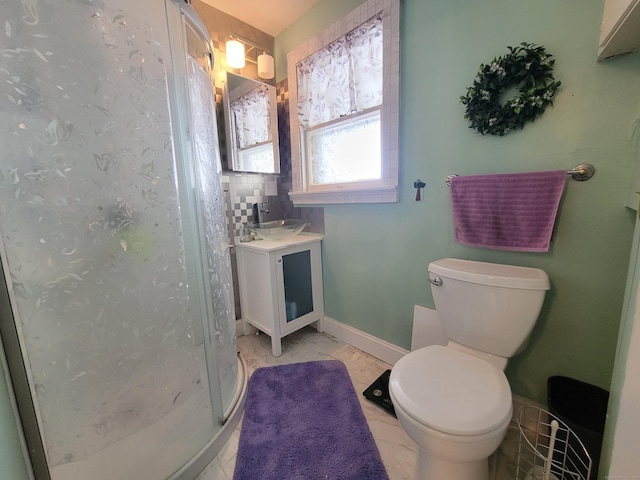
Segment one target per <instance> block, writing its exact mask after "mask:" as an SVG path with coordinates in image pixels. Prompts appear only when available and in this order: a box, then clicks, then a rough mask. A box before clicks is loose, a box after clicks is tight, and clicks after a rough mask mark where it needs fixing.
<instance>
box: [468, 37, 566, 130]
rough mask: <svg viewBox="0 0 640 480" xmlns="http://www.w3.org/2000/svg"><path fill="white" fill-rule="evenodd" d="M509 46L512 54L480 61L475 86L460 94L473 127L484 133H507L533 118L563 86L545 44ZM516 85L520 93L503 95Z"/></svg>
mask: <svg viewBox="0 0 640 480" xmlns="http://www.w3.org/2000/svg"><path fill="white" fill-rule="evenodd" d="M507 48H508V49H509V54H508V55H505V56H504V57H498V58H494V59H493V62H491V64H490V65H482V64H481V65H480V71H479V72H478V75H476V78H475V80H474V81H473V87H469V88H468V89H467V94H466V95H463V96H461V97H460V102H461V103H462V104H463V105H464V106H465V112H466V113H465V115H464V118H465V119H467V120H469V123H470V125H469V128H474V129H476V130H477V131H478V132H479V133H481V134H482V135H484V134H486V133H488V134H491V135H500V136H503V135H505V134H506V133H509V132H510V131H512V130H517V129H521V128H523V127H524V125H525V123H527V122H533V121H534V120H535V119H536V117H537V116H538V115H540V114H541V113H542V112H544V109H545V108H547V106H548V105H551V104H552V103H553V101H552V100H553V97H554V96H555V94H556V92H557V91H558V87H560V82H556V81H554V78H553V75H552V71H553V64H554V63H555V60H552V59H551V55H549V54H548V53H546V52H545V50H544V47H539V46H536V45H535V44H533V43H524V42H523V43H521V44H520V46H518V47H507ZM514 87H517V88H518V92H519V95H518V96H516V97H514V98H512V99H503V98H502V97H503V94H504V93H505V92H506V91H507V90H508V89H510V88H514Z"/></svg>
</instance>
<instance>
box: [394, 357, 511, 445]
mask: <svg viewBox="0 0 640 480" xmlns="http://www.w3.org/2000/svg"><path fill="white" fill-rule="evenodd" d="M389 388H390V389H391V390H392V392H393V396H394V399H395V401H396V403H398V404H399V405H400V407H401V408H402V409H403V410H404V411H405V412H407V413H408V414H409V415H410V416H411V417H412V418H413V419H414V420H416V421H417V422H419V423H421V424H423V425H426V426H428V427H430V428H432V429H434V430H437V431H440V432H444V433H448V434H453V435H482V434H484V433H488V432H491V431H493V430H495V429H497V428H500V427H501V426H503V425H504V424H505V422H508V420H509V418H510V417H511V412H512V399H511V388H510V387H509V382H508V381H507V378H506V377H505V375H504V373H503V372H502V370H499V369H498V368H496V367H495V366H493V365H491V364H490V363H489V362H487V361H485V360H482V359H479V358H476V357H472V356H471V355H469V354H466V353H463V352H460V351H458V350H454V349H452V348H447V347H443V346H441V345H432V346H429V347H425V348H421V349H419V350H416V351H414V352H411V353H409V354H408V355H405V356H404V357H402V358H401V359H400V360H398V362H397V363H396V364H395V366H394V367H393V369H392V370H391V376H390V379H389Z"/></svg>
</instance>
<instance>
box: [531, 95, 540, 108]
mask: <svg viewBox="0 0 640 480" xmlns="http://www.w3.org/2000/svg"><path fill="white" fill-rule="evenodd" d="M531 106H532V107H538V108H540V107H542V100H541V99H540V96H539V95H534V96H533V97H531Z"/></svg>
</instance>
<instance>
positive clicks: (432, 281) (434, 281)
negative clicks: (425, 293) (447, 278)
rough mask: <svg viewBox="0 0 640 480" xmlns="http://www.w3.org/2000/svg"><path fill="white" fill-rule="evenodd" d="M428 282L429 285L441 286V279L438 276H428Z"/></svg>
mask: <svg viewBox="0 0 640 480" xmlns="http://www.w3.org/2000/svg"><path fill="white" fill-rule="evenodd" d="M429 283H430V284H431V285H435V286H436V287H441V286H442V279H441V278H440V277H435V278H434V279H431V278H429Z"/></svg>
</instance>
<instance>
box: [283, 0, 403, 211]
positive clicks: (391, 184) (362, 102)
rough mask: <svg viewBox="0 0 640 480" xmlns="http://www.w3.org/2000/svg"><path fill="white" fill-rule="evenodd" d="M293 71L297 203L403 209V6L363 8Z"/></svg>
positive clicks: (315, 43)
mask: <svg viewBox="0 0 640 480" xmlns="http://www.w3.org/2000/svg"><path fill="white" fill-rule="evenodd" d="M287 65H288V67H287V68H288V78H289V87H290V96H289V101H290V113H289V115H290V122H291V162H292V174H293V175H292V177H293V178H292V191H291V192H290V194H289V195H290V197H291V199H292V200H293V202H294V203H295V204H297V205H305V204H307V205H308V204H330V203H333V204H335V203H388V202H397V201H398V170H399V168H398V163H399V158H398V122H399V109H400V107H399V105H400V0H368V1H366V2H364V3H363V4H362V5H360V6H359V7H358V8H356V9H355V10H354V11H353V12H351V13H349V14H348V15H346V16H345V17H343V18H342V19H340V20H339V21H338V22H336V23H335V24H333V25H331V26H330V27H329V28H327V29H326V30H324V31H323V32H321V33H320V34H318V35H316V36H315V37H313V38H311V39H309V40H308V41H306V42H305V43H303V44H302V45H301V46H299V47H298V48H296V49H295V50H293V51H291V52H290V53H289V54H288V56H287Z"/></svg>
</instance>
